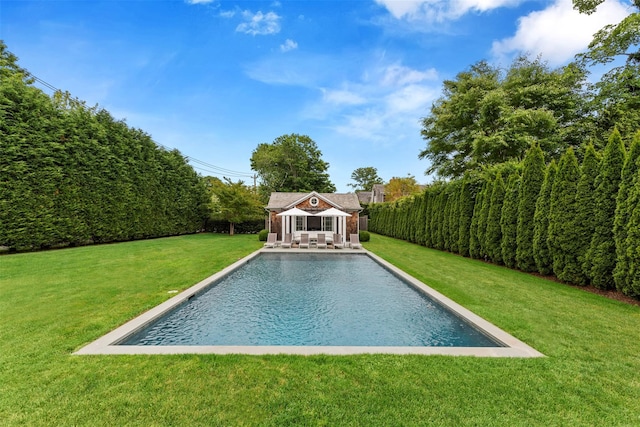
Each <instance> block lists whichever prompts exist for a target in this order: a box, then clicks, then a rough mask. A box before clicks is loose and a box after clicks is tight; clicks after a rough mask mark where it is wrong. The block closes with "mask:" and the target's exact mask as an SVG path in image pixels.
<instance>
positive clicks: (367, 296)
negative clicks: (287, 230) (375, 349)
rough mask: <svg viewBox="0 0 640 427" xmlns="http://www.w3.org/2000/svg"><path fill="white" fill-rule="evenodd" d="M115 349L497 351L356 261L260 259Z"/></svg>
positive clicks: (374, 266)
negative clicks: (251, 347) (421, 348)
mask: <svg viewBox="0 0 640 427" xmlns="http://www.w3.org/2000/svg"><path fill="white" fill-rule="evenodd" d="M121 344H123V345H310V346H345V345H355V346H450V347H501V346H502V344H501V343H499V342H497V341H496V340H492V339H491V338H489V337H488V336H487V335H484V334H483V333H481V332H480V331H479V330H478V329H476V328H474V327H473V326H471V325H469V324H468V323H467V322H465V321H464V320H462V319H461V318H460V317H458V316H456V315H455V314H453V313H451V312H450V311H449V310H447V309H445V308H444V307H443V306H441V305H440V304H438V303H436V302H435V301H434V300H433V299H431V298H429V297H427V296H426V295H424V294H423V293H421V292H418V291H416V290H415V289H413V288H412V287H410V286H409V285H408V284H407V283H406V282H404V281H403V280H401V279H400V278H398V277H397V276H395V275H393V274H392V273H391V272H390V271H388V270H386V269H384V268H383V267H382V266H381V265H379V264H378V263H376V262H375V261H374V260H373V259H371V258H369V257H368V256H366V255H364V254H331V255H328V254H318V253H282V252H279V253H263V254H261V255H260V256H259V257H256V258H254V259H253V260H251V261H250V262H248V263H247V264H246V265H245V266H243V267H242V268H239V269H238V270H236V271H234V272H232V273H231V274H229V275H228V276H225V277H224V278H222V279H221V280H220V281H218V282H216V283H215V285H212V286H211V287H209V288H208V289H207V290H206V291H204V292H202V293H201V294H200V295H197V296H196V297H195V298H192V299H191V300H189V301H187V302H185V303H184V304H182V305H180V306H179V307H177V308H176V309H175V310H173V311H172V312H171V313H169V314H167V315H166V316H164V317H162V318H160V319H158V320H156V321H155V322H153V323H152V324H151V325H149V326H147V327H146V328H144V329H143V330H142V331H139V332H138V333H136V334H135V335H133V336H132V337H129V338H127V339H126V340H125V341H123V342H122V343H121Z"/></svg>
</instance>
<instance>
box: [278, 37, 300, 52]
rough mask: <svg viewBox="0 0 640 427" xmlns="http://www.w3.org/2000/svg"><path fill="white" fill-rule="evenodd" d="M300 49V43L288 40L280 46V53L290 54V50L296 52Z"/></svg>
mask: <svg viewBox="0 0 640 427" xmlns="http://www.w3.org/2000/svg"><path fill="white" fill-rule="evenodd" d="M297 48H298V43H296V42H295V41H293V40H291V39H287V40H285V41H284V43H283V44H281V45H280V51H282V52H289V51H290V50H294V49H297Z"/></svg>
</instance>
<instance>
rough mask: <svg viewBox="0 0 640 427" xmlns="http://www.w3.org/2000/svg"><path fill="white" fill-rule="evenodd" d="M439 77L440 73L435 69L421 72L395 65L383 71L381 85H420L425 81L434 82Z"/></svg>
mask: <svg viewBox="0 0 640 427" xmlns="http://www.w3.org/2000/svg"><path fill="white" fill-rule="evenodd" d="M437 77H438V73H437V72H436V70H434V69H433V68H432V69H429V70H425V71H419V70H413V69H411V68H408V67H404V66H402V65H398V64H394V65H390V66H388V67H386V68H385V69H384V70H383V77H382V81H381V83H382V84H383V85H385V86H394V85H405V84H412V83H420V82H423V81H425V80H434V79H436V78H437Z"/></svg>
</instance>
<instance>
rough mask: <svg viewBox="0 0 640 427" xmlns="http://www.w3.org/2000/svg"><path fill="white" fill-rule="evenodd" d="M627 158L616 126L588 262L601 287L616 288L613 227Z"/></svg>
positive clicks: (603, 167)
mask: <svg viewBox="0 0 640 427" xmlns="http://www.w3.org/2000/svg"><path fill="white" fill-rule="evenodd" d="M624 158H625V151H624V145H623V143H622V138H621V137H620V133H619V132H618V130H617V129H616V130H614V132H613V133H612V134H611V137H610V138H609V143H608V144H607V147H606V149H605V151H604V157H603V159H602V163H601V164H600V171H599V173H598V178H597V179H596V190H595V193H594V199H595V200H596V205H595V212H594V222H595V229H594V234H593V238H592V239H591V243H590V246H589V251H588V252H587V255H586V262H585V268H586V269H587V271H588V275H589V278H590V279H591V283H592V284H593V285H594V286H595V287H597V288H600V289H613V288H614V287H615V283H614V281H613V270H614V268H615V265H616V246H615V240H614V233H613V230H614V217H615V212H616V197H617V195H618V190H619V188H620V180H621V178H622V167H623V165H624Z"/></svg>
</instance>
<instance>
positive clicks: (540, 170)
mask: <svg viewBox="0 0 640 427" xmlns="http://www.w3.org/2000/svg"><path fill="white" fill-rule="evenodd" d="M545 170H546V167H545V163H544V154H543V153H542V149H540V146H539V145H538V144H533V145H532V146H531V148H530V149H529V151H527V154H526V155H525V157H524V170H523V173H522V183H521V185H520V189H519V193H518V223H517V231H516V236H517V237H516V244H517V249H516V263H517V266H518V268H519V269H520V270H522V271H528V272H529V271H536V270H537V267H536V262H535V258H534V257H533V236H534V224H535V222H534V215H535V211H536V202H537V200H538V195H539V194H540V189H541V188H542V183H543V181H544V175H545Z"/></svg>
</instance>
